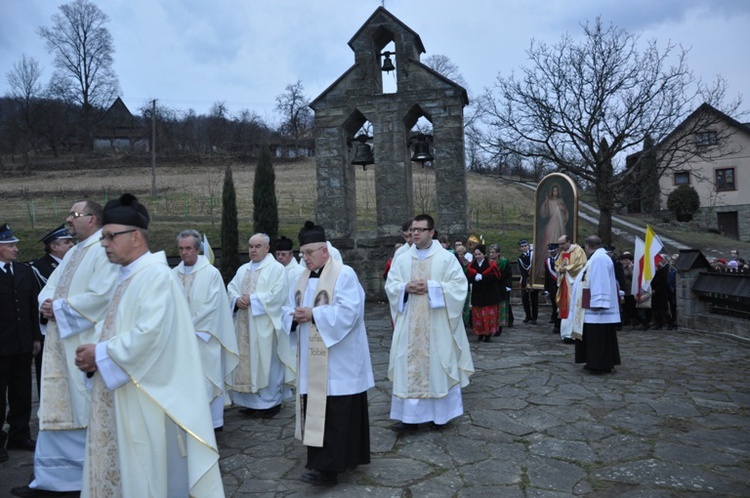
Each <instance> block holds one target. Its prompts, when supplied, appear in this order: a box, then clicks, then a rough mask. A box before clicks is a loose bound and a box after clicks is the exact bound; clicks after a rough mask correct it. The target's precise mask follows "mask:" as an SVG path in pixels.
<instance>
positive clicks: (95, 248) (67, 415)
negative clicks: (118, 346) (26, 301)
mask: <svg viewBox="0 0 750 498" xmlns="http://www.w3.org/2000/svg"><path fill="white" fill-rule="evenodd" d="M65 220H66V225H67V228H68V232H69V233H70V235H72V236H74V237H76V238H77V239H78V243H77V244H76V246H75V247H73V248H72V249H70V250H69V251H68V252H67V253H66V254H65V256H64V257H63V260H62V262H61V263H60V265H59V266H58V267H57V268H56V269H55V271H54V272H53V273H52V274H51V275H50V276H49V278H48V279H47V283H46V285H45V286H44V288H43V289H42V291H41V292H40V294H39V309H40V312H41V314H42V316H44V317H45V318H47V320H48V322H47V327H46V332H45V336H46V340H45V348H44V352H43V355H44V358H43V362H42V379H41V396H40V403H39V434H38V436H37V441H36V450H35V452H34V479H33V480H32V481H31V483H30V484H29V485H28V486H24V487H22V488H21V489H17V488H13V489H12V490H11V493H12V494H14V495H16V496H35V495H40V494H43V493H45V492H67V491H78V490H80V489H81V479H82V473H83V461H84V449H85V447H86V427H87V426H88V424H89V397H90V394H89V388H88V385H87V383H86V376H85V374H83V373H82V372H81V371H80V370H78V369H77V368H76V366H75V364H74V362H73V359H74V358H75V351H76V348H77V347H78V346H79V345H81V344H85V343H89V342H93V341H95V340H96V339H95V337H94V333H95V331H94V326H95V325H96V323H97V322H99V321H100V320H102V319H103V318H104V313H105V311H106V309H107V305H108V304H109V301H110V300H111V298H112V294H113V293H114V290H115V287H116V286H117V277H118V274H119V267H118V266H117V265H113V264H112V263H110V262H109V260H108V259H107V255H106V254H105V252H104V248H103V247H102V246H101V244H99V237H100V235H101V227H102V207H101V206H100V205H99V204H97V203H96V202H94V201H91V200H81V201H77V202H76V203H74V204H73V206H72V207H71V209H70V212H69V213H68V216H67V217H66V219H65Z"/></svg>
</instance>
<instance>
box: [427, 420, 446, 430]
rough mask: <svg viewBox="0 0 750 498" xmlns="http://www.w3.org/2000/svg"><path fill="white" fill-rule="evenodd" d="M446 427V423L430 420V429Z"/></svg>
mask: <svg viewBox="0 0 750 498" xmlns="http://www.w3.org/2000/svg"><path fill="white" fill-rule="evenodd" d="M446 427H448V423H445V424H436V423H435V422H430V430H431V431H442V430H443V429H445V428H446Z"/></svg>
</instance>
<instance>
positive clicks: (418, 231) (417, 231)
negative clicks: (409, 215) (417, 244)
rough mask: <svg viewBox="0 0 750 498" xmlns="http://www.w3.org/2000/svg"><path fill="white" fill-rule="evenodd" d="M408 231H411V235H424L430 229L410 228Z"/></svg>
mask: <svg viewBox="0 0 750 498" xmlns="http://www.w3.org/2000/svg"><path fill="white" fill-rule="evenodd" d="M409 230H411V233H425V232H429V231H430V230H432V228H425V227H411V228H410V229H409Z"/></svg>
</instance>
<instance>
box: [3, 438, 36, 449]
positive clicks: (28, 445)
mask: <svg viewBox="0 0 750 498" xmlns="http://www.w3.org/2000/svg"><path fill="white" fill-rule="evenodd" d="M5 447H6V448H7V449H9V450H21V451H34V450H35V449H36V441H34V440H33V439H26V440H23V441H8V444H7V445H5Z"/></svg>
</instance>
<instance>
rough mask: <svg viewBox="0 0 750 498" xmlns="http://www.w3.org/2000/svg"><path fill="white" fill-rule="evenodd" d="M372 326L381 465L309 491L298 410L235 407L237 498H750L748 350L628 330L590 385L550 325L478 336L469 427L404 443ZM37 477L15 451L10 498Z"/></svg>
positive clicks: (229, 488) (232, 476)
mask: <svg viewBox="0 0 750 498" xmlns="http://www.w3.org/2000/svg"><path fill="white" fill-rule="evenodd" d="M518 308H520V307H517V308H516V309H518ZM540 311H541V312H542V313H543V314H544V313H546V312H547V309H545V308H542V309H541V310H540ZM517 314H518V312H517ZM542 322H544V323H542ZM367 324H368V332H369V336H370V347H371V353H372V358H373V366H374V370H375V379H376V386H375V388H374V389H372V390H371V391H370V392H369V399H370V425H371V431H370V434H371V440H372V441H371V442H372V463H371V464H370V465H366V466H361V467H360V468H359V469H357V470H356V471H355V472H352V473H348V474H344V475H342V476H341V478H340V484H339V485H338V486H336V487H334V488H330V489H319V488H314V487H310V486H309V485H307V484H305V483H303V482H301V481H300V475H301V474H302V472H303V467H304V462H305V450H304V448H303V447H302V446H301V445H300V443H299V442H298V441H296V440H295V439H294V420H293V411H294V410H293V407H292V406H291V405H285V406H284V408H283V410H282V411H281V413H280V414H279V415H278V416H277V417H276V418H274V419H272V420H257V419H246V418H244V417H243V416H242V415H241V414H240V413H239V412H238V410H237V409H234V408H232V409H229V410H228V411H227V414H226V425H225V429H224V432H223V433H221V434H220V435H219V438H218V441H219V447H220V450H221V467H222V472H223V475H224V483H225V488H226V492H227V496H236V497H246V496H247V497H251V496H257V497H264V498H265V497H303V496H317V495H320V496H341V497H359V496H371V497H462V498H463V497H467V498H468V497H474V496H476V497H479V496H482V497H484V496H500V497H565V496H586V497H649V498H651V497H657V498H658V497H678V496H679V497H716V496H737V497H740V496H750V388H749V387H748V385H749V383H750V380H749V379H750V361H748V360H750V345H748V344H747V343H743V342H738V341H733V340H731V339H726V338H714V337H711V336H708V335H699V334H692V333H686V332H681V331H679V330H677V331H647V332H643V331H635V330H624V331H622V332H621V333H620V334H619V341H620V352H621V355H622V361H623V364H622V366H620V367H619V368H618V369H617V371H616V372H615V373H613V374H611V375H605V376H592V375H589V374H587V373H586V372H584V371H583V370H582V369H581V366H580V365H575V364H574V363H573V347H572V346H568V345H565V344H562V343H561V342H560V340H559V337H557V336H555V335H553V334H551V333H550V332H551V329H550V327H551V326H550V325H549V324H547V323H546V320H540V322H539V325H536V326H532V325H525V324H520V323H519V324H517V325H516V326H515V327H513V328H510V329H506V331H505V332H504V333H503V335H502V336H501V337H500V338H496V339H495V340H493V342H491V343H489V344H485V343H477V342H475V341H474V338H473V337H472V338H470V339H471V346H472V351H473V354H474V364H475V367H476V374H475V375H474V376H473V377H472V383H471V385H470V386H469V387H468V388H467V389H465V390H464V408H465V414H464V416H462V417H461V418H459V419H457V420H455V421H453V422H452V423H451V425H450V426H449V427H448V428H447V429H445V430H444V431H440V432H436V431H429V430H422V431H420V432H417V433H411V434H406V435H399V434H396V433H395V432H393V431H391V430H390V426H391V425H392V421H391V420H389V418H388V413H389V407H390V394H389V392H390V383H389V382H388V380H387V378H386V373H387V367H388V349H389V346H390V336H391V331H390V322H389V319H388V315H387V309H386V306H385V305H384V304H377V303H369V304H368V310H367ZM31 470H32V467H31V454H30V453H22V452H17V451H13V452H11V459H10V461H8V462H5V463H3V464H0V496H5V493H6V491H5V490H7V489H9V488H10V487H11V486H16V485H20V484H24V483H25V482H26V479H27V478H28V476H29V474H30V472H31Z"/></svg>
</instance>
